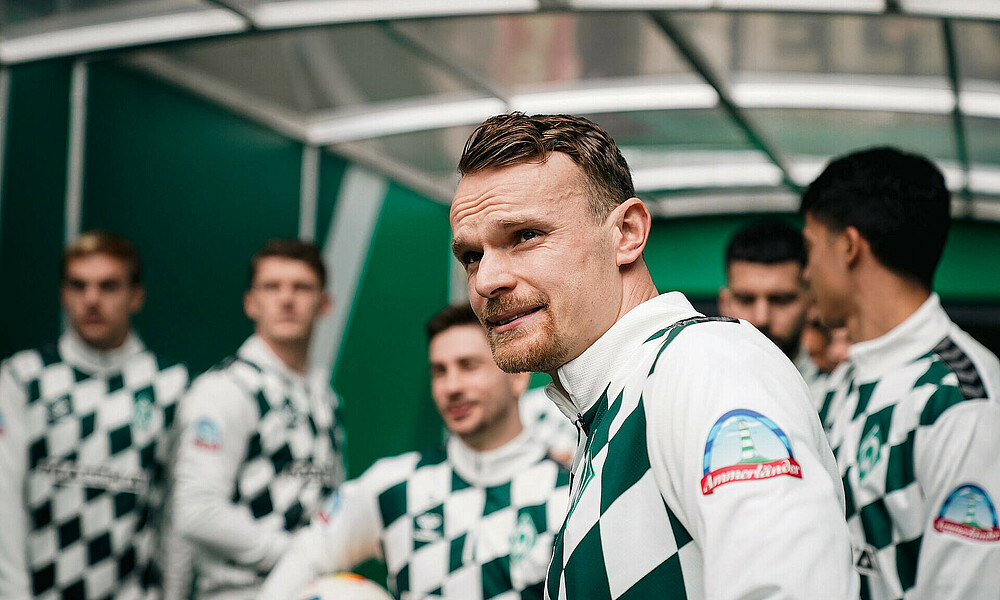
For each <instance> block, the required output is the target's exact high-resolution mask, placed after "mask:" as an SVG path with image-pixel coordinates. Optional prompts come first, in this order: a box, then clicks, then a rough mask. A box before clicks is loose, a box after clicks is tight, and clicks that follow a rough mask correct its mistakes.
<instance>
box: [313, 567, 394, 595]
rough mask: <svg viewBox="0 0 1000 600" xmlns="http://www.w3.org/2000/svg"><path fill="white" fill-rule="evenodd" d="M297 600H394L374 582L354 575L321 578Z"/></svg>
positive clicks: (346, 574)
mask: <svg viewBox="0 0 1000 600" xmlns="http://www.w3.org/2000/svg"><path fill="white" fill-rule="evenodd" d="M295 598H296V600H393V597H392V596H391V595H389V592H387V591H385V590H384V589H382V587H381V586H379V585H378V584H377V583H375V582H374V581H371V580H368V579H365V578H364V577H362V576H360V575H355V574H354V573H337V574H336V575H329V576H326V577H320V578H319V579H317V580H315V581H313V582H312V583H310V584H309V585H307V586H306V587H305V589H303V590H302V591H301V592H299V593H298V594H297V595H296V596H295Z"/></svg>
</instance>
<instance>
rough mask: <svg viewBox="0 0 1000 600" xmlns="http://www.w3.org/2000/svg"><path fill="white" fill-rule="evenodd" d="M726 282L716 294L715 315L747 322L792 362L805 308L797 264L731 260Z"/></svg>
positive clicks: (805, 299) (802, 324)
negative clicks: (717, 297) (718, 312)
mask: <svg viewBox="0 0 1000 600" xmlns="http://www.w3.org/2000/svg"><path fill="white" fill-rule="evenodd" d="M727 278H728V280H729V282H728V285H727V286H726V287H725V288H723V289H722V291H721V292H720V293H719V311H720V312H721V313H722V314H723V315H725V316H728V317H735V318H737V319H745V320H747V321H749V322H750V323H752V324H753V326H754V327H756V328H757V329H759V330H760V331H761V333H763V334H764V335H766V336H767V337H769V338H770V339H771V341H772V342H774V343H775V344H776V345H777V346H778V347H779V348H781V351H782V352H784V353H785V354H786V355H788V356H789V357H790V358H794V357H795V354H796V353H797V352H798V350H799V338H800V337H801V335H802V327H803V326H804V325H805V323H806V309H807V308H808V307H809V298H808V295H807V293H806V287H805V283H804V282H803V280H802V268H801V267H800V266H799V263H798V262H796V261H794V260H789V261H786V262H781V263H774V264H762V263H752V262H746V261H742V260H734V261H733V262H731V263H730V264H729V268H728V269H727Z"/></svg>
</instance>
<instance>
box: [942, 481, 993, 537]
mask: <svg viewBox="0 0 1000 600" xmlns="http://www.w3.org/2000/svg"><path fill="white" fill-rule="evenodd" d="M934 529H936V530H937V531H940V532H941V533H947V534H951V535H957V536H960V537H964V538H967V539H970V540H976V541H980V542H996V541H1000V527H998V526H997V511H996V508H995V507H994V506H993V501H992V500H991V499H990V496H989V494H987V493H986V490H984V489H983V488H981V487H979V486H978V485H975V484H972V483H966V484H963V485H960V486H958V487H957V488H955V490H954V491H953V492H952V493H951V494H949V495H948V498H947V499H946V500H945V501H944V504H942V505H941V511H940V512H939V513H938V516H937V518H936V519H934Z"/></svg>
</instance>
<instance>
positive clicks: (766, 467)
mask: <svg viewBox="0 0 1000 600" xmlns="http://www.w3.org/2000/svg"><path fill="white" fill-rule="evenodd" d="M780 475H788V476H790V477H798V478H800V479H801V478H802V467H800V466H799V463H798V462H796V461H795V458H794V457H793V456H792V447H791V445H790V444H789V442H788V436H787V435H785V432H784V431H782V430H781V429H780V428H779V427H778V426H777V425H775V424H774V422H773V421H771V420H770V419H768V418H767V417H765V416H764V415H762V414H760V413H758V412H754V411H752V410H747V409H742V408H739V409H736V410H731V411H729V412H727V413H726V414H724V415H722V417H720V418H719V420H718V421H716V422H715V425H714V426H712V430H711V431H709V433H708V441H707V442H706V443H705V462H704V477H702V479H701V493H702V494H706V495H707V494H711V493H712V492H713V491H714V490H715V488H717V487H719V486H721V485H725V484H727V483H733V482H734V481H749V480H754V479H770V478H772V477H778V476H780Z"/></svg>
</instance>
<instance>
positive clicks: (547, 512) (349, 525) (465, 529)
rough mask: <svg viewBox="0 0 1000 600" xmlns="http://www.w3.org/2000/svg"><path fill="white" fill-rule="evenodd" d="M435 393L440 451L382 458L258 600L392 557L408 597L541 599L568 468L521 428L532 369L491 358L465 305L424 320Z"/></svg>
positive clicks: (323, 518)
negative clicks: (504, 366)
mask: <svg viewBox="0 0 1000 600" xmlns="http://www.w3.org/2000/svg"><path fill="white" fill-rule="evenodd" d="M428 337H429V338H430V347H429V354H430V363H431V391H432V395H433V397H434V402H435V404H436V406H437V408H438V411H439V413H440V414H441V418H442V420H443V421H444V423H445V427H446V428H447V429H448V431H449V432H450V434H451V435H450V437H449V439H448V441H447V444H446V445H445V447H444V448H441V449H434V450H430V451H425V452H409V453H407V454H403V455H401V456H396V457H392V458H384V459H382V460H379V461H377V462H376V463H375V464H374V465H372V467H371V468H369V469H368V470H367V471H366V472H365V473H364V474H363V475H362V476H361V477H359V478H358V479H356V480H354V481H350V482H347V483H345V484H344V485H343V487H342V488H341V489H340V491H339V492H337V493H336V494H335V495H334V496H333V497H332V498H331V499H330V501H329V502H328V503H327V505H326V507H325V508H324V509H323V511H322V512H321V513H320V514H319V515H318V518H317V519H314V521H313V524H312V525H311V526H310V527H309V528H308V529H307V530H306V531H304V532H303V533H301V534H299V536H298V537H297V538H296V539H295V542H294V543H293V544H292V547H291V549H290V550H289V551H288V553H287V555H286V556H285V557H284V558H283V559H282V560H281V562H280V563H279V564H278V566H277V567H276V568H275V569H274V571H273V572H272V573H271V576H270V577H269V578H268V580H267V582H266V583H265V585H264V588H263V589H262V591H261V594H260V598H261V600H264V599H266V600H283V599H291V598H293V597H294V595H295V592H297V591H298V590H300V589H301V588H302V587H304V586H305V585H306V584H307V583H308V582H309V581H310V580H312V579H313V578H314V577H316V576H318V575H322V574H330V573H335V572H337V571H343V570H349V569H351V568H353V567H354V566H356V565H358V564H359V563H361V562H363V561H365V560H367V559H369V558H378V559H381V560H384V561H385V563H386V566H387V568H388V571H389V589H390V590H391V591H392V592H393V594H394V595H395V596H396V597H397V598H400V599H407V600H422V599H431V598H442V599H447V600H486V599H488V598H507V599H514V598H518V599H521V598H523V599H526V600H528V599H540V598H541V597H542V583H543V581H544V579H545V571H546V568H547V566H548V561H549V557H550V556H551V553H552V539H553V534H554V533H555V531H556V530H557V529H558V527H559V525H560V523H562V519H563V515H564V514H565V510H566V502H567V498H568V495H569V494H568V483H569V473H568V472H567V471H566V470H565V469H564V468H562V467H561V466H560V464H559V463H558V462H556V461H555V460H554V459H552V458H551V457H549V456H547V453H546V446H545V445H544V444H542V443H540V442H539V441H538V440H536V439H533V437H532V436H531V434H530V433H529V432H528V431H526V430H524V429H523V428H522V424H521V420H520V417H519V412H518V395H519V394H520V393H521V392H522V391H523V390H524V388H525V386H526V385H527V374H523V375H509V374H507V373H504V372H502V371H501V370H500V369H499V368H498V367H497V366H496V364H495V363H494V362H493V357H492V356H491V355H490V349H489V346H488V344H487V343H486V337H485V335H484V333H483V328H482V326H481V325H480V324H479V321H478V319H477V318H476V316H475V314H474V313H473V312H472V309H471V308H469V306H468V305H464V306H452V307H449V308H446V309H445V310H443V311H441V312H440V313H439V314H438V315H437V316H435V318H434V319H432V320H431V322H430V323H429V325H428Z"/></svg>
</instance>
